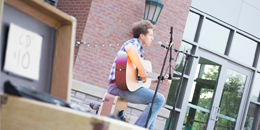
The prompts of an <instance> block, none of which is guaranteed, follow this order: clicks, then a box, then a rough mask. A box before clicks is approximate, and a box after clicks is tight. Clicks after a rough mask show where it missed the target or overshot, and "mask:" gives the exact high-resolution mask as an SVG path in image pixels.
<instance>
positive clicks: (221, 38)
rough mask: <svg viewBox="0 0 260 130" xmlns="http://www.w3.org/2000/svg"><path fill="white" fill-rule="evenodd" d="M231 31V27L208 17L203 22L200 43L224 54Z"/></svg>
mask: <svg viewBox="0 0 260 130" xmlns="http://www.w3.org/2000/svg"><path fill="white" fill-rule="evenodd" d="M229 33H230V30H229V29H227V28H225V27H223V26H221V25H219V24H216V23H214V22H212V21H210V20H208V19H206V20H205V21H204V22H203V26H202V30H201V35H200V38H199V44H201V45H203V46H205V47H207V48H209V49H212V50H214V51H217V52H219V53H221V54H224V53H225V50H226V46H227V42H228V37H229Z"/></svg>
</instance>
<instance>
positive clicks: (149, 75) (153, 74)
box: [147, 72, 159, 79]
mask: <svg viewBox="0 0 260 130" xmlns="http://www.w3.org/2000/svg"><path fill="white" fill-rule="evenodd" d="M147 75H148V78H152V79H157V78H158V76H159V75H158V74H155V73H152V72H147Z"/></svg>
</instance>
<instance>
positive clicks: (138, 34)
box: [107, 20, 165, 129]
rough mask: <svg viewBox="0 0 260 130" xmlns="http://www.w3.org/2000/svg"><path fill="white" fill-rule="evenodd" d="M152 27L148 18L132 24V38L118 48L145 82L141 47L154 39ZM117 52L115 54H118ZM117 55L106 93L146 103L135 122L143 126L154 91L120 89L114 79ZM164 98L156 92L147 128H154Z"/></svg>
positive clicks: (132, 101)
mask: <svg viewBox="0 0 260 130" xmlns="http://www.w3.org/2000/svg"><path fill="white" fill-rule="evenodd" d="M153 29H154V25H153V24H152V23H151V22H150V21H148V20H142V21H139V22H136V23H134V24H133V39H130V40H128V41H127V42H125V43H124V44H123V45H122V47H121V48H120V50H119V51H118V53H119V52H122V51H123V52H126V53H127V54H128V57H129V58H130V60H131V61H132V62H133V63H134V65H135V66H136V67H137V68H138V72H139V76H140V77H141V78H142V80H143V82H144V83H145V82H146V79H147V73H146V71H145V69H144V66H143V65H142V64H141V60H140V58H143V55H142V49H143V46H150V44H151V43H152V41H153V40H154V37H153ZM118 53H117V56H118ZM117 56H116V58H115V61H114V63H113V66H112V69H111V71H110V75H109V85H108V88H107V90H108V93H109V94H112V95H116V96H120V97H122V98H124V99H125V100H126V101H128V102H131V103H137V104H148V106H147V107H146V108H145V110H144V112H143V113H142V114H141V116H140V117H139V118H138V119H137V121H136V122H135V125H138V126H141V127H145V123H146V120H147V117H148V114H149V111H150V106H151V104H152V99H153V96H154V93H155V92H154V91H153V90H151V89H148V88H144V87H141V88H139V89H137V90H136V91H134V92H131V91H121V90H119V89H118V88H117V86H116V79H115V66H116V61H117ZM157 82H158V80H157V79H155V80H152V83H157ZM164 101H165V98H164V96H163V95H162V94H160V93H157V95H156V98H155V101H154V105H153V109H152V114H151V117H150V119H149V122H148V125H147V127H148V129H153V128H154V122H155V120H156V117H157V114H158V112H159V110H160V109H161V107H162V106H163V104H164Z"/></svg>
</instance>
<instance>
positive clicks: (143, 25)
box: [133, 20, 154, 38]
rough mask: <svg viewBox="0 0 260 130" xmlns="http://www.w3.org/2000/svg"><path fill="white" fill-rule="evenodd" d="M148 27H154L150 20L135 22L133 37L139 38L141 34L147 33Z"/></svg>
mask: <svg viewBox="0 0 260 130" xmlns="http://www.w3.org/2000/svg"><path fill="white" fill-rule="evenodd" d="M148 29H154V25H153V24H152V23H151V22H150V21H149V20H141V21H139V22H136V23H134V24H133V38H139V36H140V34H144V35H146V34H147V33H148Z"/></svg>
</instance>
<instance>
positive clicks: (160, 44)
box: [157, 41, 169, 49]
mask: <svg viewBox="0 0 260 130" xmlns="http://www.w3.org/2000/svg"><path fill="white" fill-rule="evenodd" d="M157 45H158V46H160V47H163V48H165V49H169V47H168V46H166V45H164V44H162V42H161V41H159V42H157Z"/></svg>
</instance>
